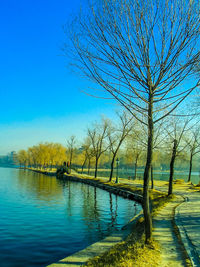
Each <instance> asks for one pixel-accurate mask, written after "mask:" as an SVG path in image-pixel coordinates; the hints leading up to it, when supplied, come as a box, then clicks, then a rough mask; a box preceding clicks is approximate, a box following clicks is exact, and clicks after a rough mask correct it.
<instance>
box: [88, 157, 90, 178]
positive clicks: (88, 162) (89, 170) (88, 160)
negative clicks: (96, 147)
mask: <svg viewBox="0 0 200 267" xmlns="http://www.w3.org/2000/svg"><path fill="white" fill-rule="evenodd" d="M89 174H90V158H89V159H88V175H89Z"/></svg>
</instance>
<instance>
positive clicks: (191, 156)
mask: <svg viewBox="0 0 200 267" xmlns="http://www.w3.org/2000/svg"><path fill="white" fill-rule="evenodd" d="M192 158H193V153H192V152H191V153H190V169H189V176H188V182H190V181H191V172H192Z"/></svg>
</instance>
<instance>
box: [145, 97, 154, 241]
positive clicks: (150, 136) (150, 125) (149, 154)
mask: <svg viewBox="0 0 200 267" xmlns="http://www.w3.org/2000/svg"><path fill="white" fill-rule="evenodd" d="M152 109H153V96H152V95H151V94H150V96H149V106H148V148H147V161H146V166H145V171H144V185H143V212H144V223H145V243H146V244H147V243H150V242H151V239H152V219H151V213H150V207H149V174H150V169H151V162H152V154H153V114H152Z"/></svg>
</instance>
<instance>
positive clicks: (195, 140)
mask: <svg viewBox="0 0 200 267" xmlns="http://www.w3.org/2000/svg"><path fill="white" fill-rule="evenodd" d="M199 139H200V127H199V126H198V127H196V128H195V129H192V130H191V132H190V136H189V137H186V138H185V141H186V143H187V145H188V147H189V152H190V166H189V174H188V182H190V181H191V172H192V160H193V157H194V156H195V155H196V154H198V153H200V142H199Z"/></svg>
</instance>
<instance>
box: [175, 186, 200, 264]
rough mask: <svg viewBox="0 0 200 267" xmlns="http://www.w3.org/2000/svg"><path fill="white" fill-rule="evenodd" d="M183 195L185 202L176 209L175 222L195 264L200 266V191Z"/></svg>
mask: <svg viewBox="0 0 200 267" xmlns="http://www.w3.org/2000/svg"><path fill="white" fill-rule="evenodd" d="M179 193H180V190H179ZM183 195H184V197H185V202H184V203H182V204H181V205H180V206H179V207H178V208H177V209H176V213H175V222H176V225H177V226H178V228H179V231H180V234H181V238H182V241H183V243H184V246H185V248H186V251H187V253H188V255H189V256H190V259H191V261H192V264H193V266H200V192H189V193H183Z"/></svg>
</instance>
